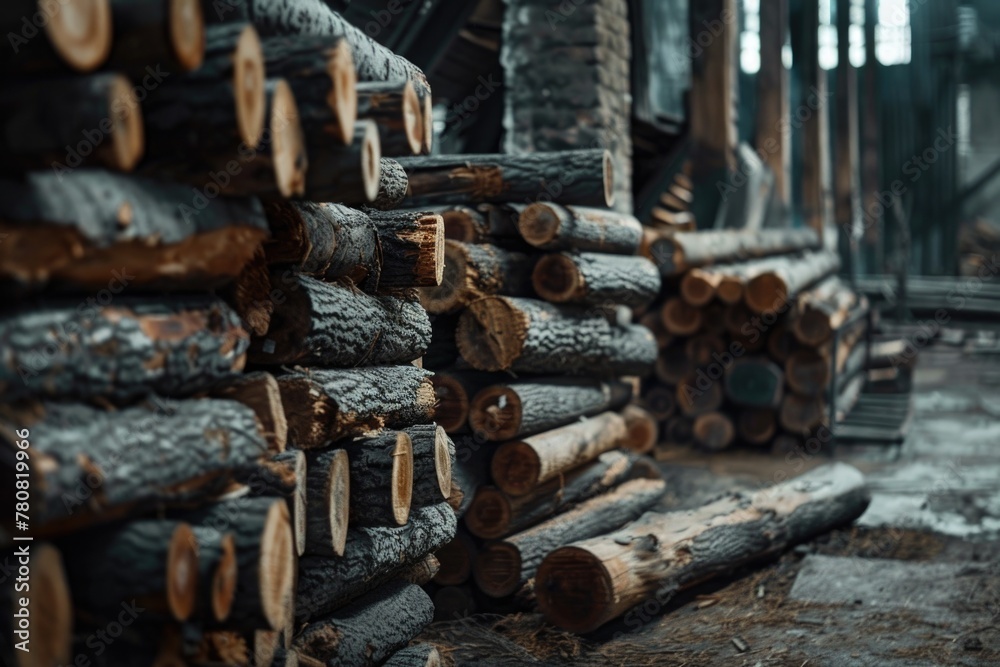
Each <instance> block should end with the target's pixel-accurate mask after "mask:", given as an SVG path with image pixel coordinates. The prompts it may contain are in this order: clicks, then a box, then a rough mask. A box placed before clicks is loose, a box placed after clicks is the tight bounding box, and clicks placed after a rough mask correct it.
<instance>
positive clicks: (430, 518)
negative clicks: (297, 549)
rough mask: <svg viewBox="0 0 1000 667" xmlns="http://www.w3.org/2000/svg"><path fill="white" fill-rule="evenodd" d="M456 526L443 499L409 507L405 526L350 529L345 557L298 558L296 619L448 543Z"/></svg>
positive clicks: (338, 603) (337, 603)
mask: <svg viewBox="0 0 1000 667" xmlns="http://www.w3.org/2000/svg"><path fill="white" fill-rule="evenodd" d="M455 530H456V519H455V513H454V512H453V511H452V509H451V508H450V507H448V505H447V504H445V503H441V504H439V505H433V506H431V507H422V508H420V509H415V510H413V512H411V514H410V521H409V523H407V524H406V525H405V526H392V527H388V526H386V527H371V528H352V529H351V530H349V531H348V537H347V546H346V547H345V549H344V555H343V556H340V557H335V558H324V557H319V556H305V557H303V558H301V559H300V560H299V583H298V588H297V594H296V608H295V614H296V618H297V619H298V620H299V621H306V620H309V619H313V618H318V617H319V616H322V615H324V614H329V613H331V612H333V611H334V610H336V609H337V608H339V607H342V606H343V605H345V604H346V603H348V602H349V601H350V600H352V599H353V598H356V597H357V596H359V595H362V594H363V593H365V592H367V591H370V590H372V589H373V588H375V587H377V586H378V585H379V584H381V583H383V582H385V581H388V580H389V579H390V578H392V577H393V576H394V575H395V574H396V573H397V572H399V571H400V570H401V569H402V568H405V567H407V566H409V565H412V564H415V563H417V562H419V561H421V560H423V559H424V556H426V555H427V554H428V553H430V552H432V551H435V550H437V549H439V548H440V547H442V546H443V545H445V544H447V543H448V542H449V541H450V540H451V539H453V538H454V537H455Z"/></svg>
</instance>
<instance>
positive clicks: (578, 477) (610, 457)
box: [464, 451, 661, 539]
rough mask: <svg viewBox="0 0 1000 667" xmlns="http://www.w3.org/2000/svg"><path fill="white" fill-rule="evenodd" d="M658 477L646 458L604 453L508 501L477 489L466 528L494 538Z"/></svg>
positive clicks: (492, 489) (496, 493)
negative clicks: (635, 481) (633, 481)
mask: <svg viewBox="0 0 1000 667" xmlns="http://www.w3.org/2000/svg"><path fill="white" fill-rule="evenodd" d="M660 477H661V475H660V473H659V470H658V469H657V468H656V465H655V464H654V463H653V462H652V461H650V460H649V459H646V458H644V457H640V456H637V455H635V454H631V453H626V452H621V451H610V452H605V453H603V454H601V455H600V456H598V457H597V460H596V461H593V462H592V463H589V464H587V465H584V466H580V467H579V468H576V469H575V470H572V471H570V472H569V473H568V474H566V475H565V476H563V477H562V478H560V479H553V480H550V481H549V482H548V483H546V484H544V485H542V486H540V487H538V488H537V489H536V490H535V491H534V492H532V493H530V494H528V495H526V496H520V497H517V498H511V497H509V496H507V495H505V494H504V493H503V492H501V491H500V490H499V489H497V488H495V487H492V486H484V487H480V488H479V490H478V491H477V492H476V496H475V498H474V500H473V501H472V505H471V506H470V507H469V510H468V512H466V514H465V517H464V519H465V525H466V527H467V528H468V529H469V532H470V533H472V534H473V535H475V536H476V537H481V538H483V539H496V538H499V537H503V536H504V535H510V534H511V533H516V532H518V531H521V530H524V529H525V528H527V527H529V526H533V525H534V524H536V523H538V522H540V521H542V520H544V519H546V518H548V517H550V516H552V515H554V514H559V513H561V512H564V511H566V510H567V509H569V508H570V507H572V506H573V505H575V504H577V503H580V502H583V501H584V500H588V499H589V498H593V497H594V496H597V495H600V494H602V493H605V492H606V491H608V490H609V489H612V488H614V487H616V486H618V485H619V484H621V483H622V482H626V481H628V480H630V479H659V478H660Z"/></svg>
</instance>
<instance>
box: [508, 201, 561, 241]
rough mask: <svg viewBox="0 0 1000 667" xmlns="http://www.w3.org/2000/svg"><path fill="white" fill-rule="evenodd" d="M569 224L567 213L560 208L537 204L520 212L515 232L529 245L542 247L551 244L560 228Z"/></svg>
mask: <svg viewBox="0 0 1000 667" xmlns="http://www.w3.org/2000/svg"><path fill="white" fill-rule="evenodd" d="M569 222H570V219H569V213H568V212H567V211H566V210H565V209H564V208H562V207H561V206H556V205H553V204H546V203H541V202H538V203H535V204H531V205H530V206H528V207H527V208H526V209H524V211H522V212H521V215H520V216H519V217H518V219H517V230H518V231H519V232H520V233H521V236H522V237H523V238H524V240H525V241H527V242H528V243H530V244H531V245H533V246H535V247H543V246H546V245H548V244H550V243H552V242H553V241H554V240H555V239H556V237H558V236H559V230H560V229H562V226H563V225H564V224H569Z"/></svg>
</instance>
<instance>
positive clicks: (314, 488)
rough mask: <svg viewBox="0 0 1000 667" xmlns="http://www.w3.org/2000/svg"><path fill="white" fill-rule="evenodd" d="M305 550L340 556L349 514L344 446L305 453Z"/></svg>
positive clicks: (322, 554) (348, 464)
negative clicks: (342, 447)
mask: <svg viewBox="0 0 1000 667" xmlns="http://www.w3.org/2000/svg"><path fill="white" fill-rule="evenodd" d="M306 474H307V478H306V553H309V554H312V555H314V556H325V557H329V556H343V555H344V545H345V543H346V542H347V526H348V521H349V515H350V498H351V474H350V455H349V454H348V452H347V451H346V450H344V449H325V450H320V451H311V452H308V453H307V454H306Z"/></svg>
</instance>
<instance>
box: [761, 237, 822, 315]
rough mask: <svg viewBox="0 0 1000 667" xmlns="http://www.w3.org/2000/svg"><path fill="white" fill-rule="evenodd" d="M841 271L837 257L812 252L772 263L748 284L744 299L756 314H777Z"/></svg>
mask: <svg viewBox="0 0 1000 667" xmlns="http://www.w3.org/2000/svg"><path fill="white" fill-rule="evenodd" d="M839 268H840V259H839V257H838V256H837V253H835V252H830V251H825V252H814V253H808V254H805V255H802V256H800V257H796V258H782V261H777V260H775V261H773V263H772V265H771V266H770V268H768V269H767V270H766V271H762V272H760V273H758V274H757V275H756V276H754V277H753V278H751V279H750V281H749V282H748V283H747V287H746V294H745V295H744V299H745V300H746V304H747V306H749V307H750V309H751V310H753V311H754V312H756V313H764V312H767V311H769V310H778V309H780V308H782V307H784V306H785V304H788V303H789V302H790V300H791V299H794V298H795V297H796V296H798V294H799V293H800V292H801V291H802V290H804V289H806V288H807V287H809V286H810V285H813V284H814V283H817V282H819V281H820V280H822V279H823V278H826V277H827V276H829V275H830V274H832V273H834V272H836V271H837V269H839Z"/></svg>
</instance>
